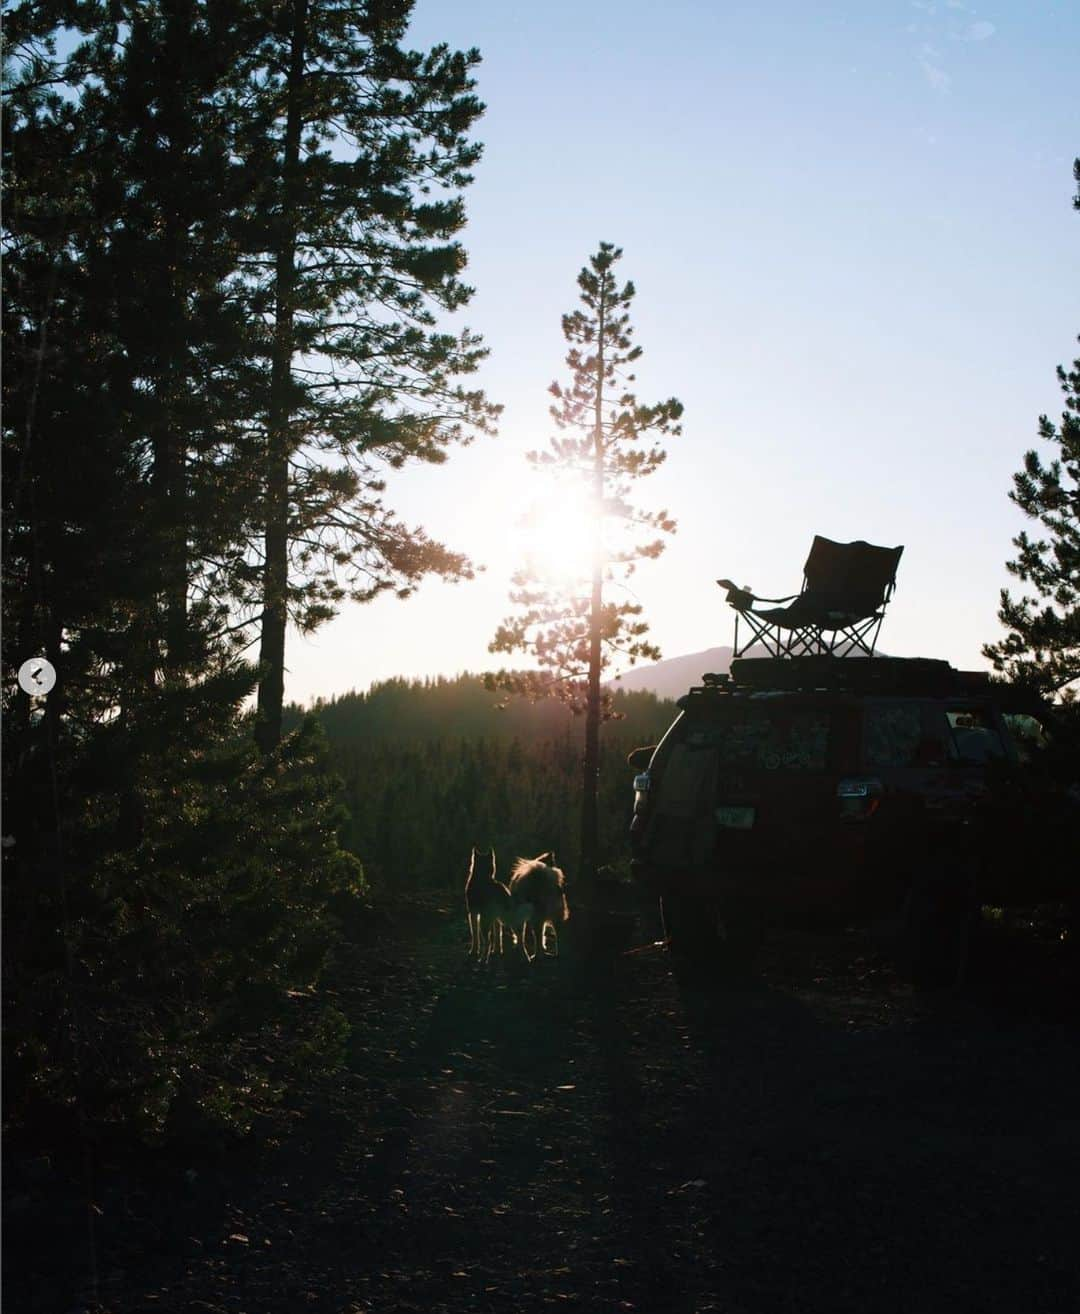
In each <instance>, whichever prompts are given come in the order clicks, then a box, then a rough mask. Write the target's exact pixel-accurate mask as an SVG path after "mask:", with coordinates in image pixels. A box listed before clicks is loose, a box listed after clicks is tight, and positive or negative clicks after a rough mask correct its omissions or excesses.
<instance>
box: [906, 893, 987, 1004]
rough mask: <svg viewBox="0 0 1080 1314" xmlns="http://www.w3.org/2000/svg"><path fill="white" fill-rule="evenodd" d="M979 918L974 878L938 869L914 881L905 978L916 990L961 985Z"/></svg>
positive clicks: (908, 916) (909, 901)
mask: <svg viewBox="0 0 1080 1314" xmlns="http://www.w3.org/2000/svg"><path fill="white" fill-rule="evenodd" d="M977 913H978V903H977V901H976V894H975V877H974V875H973V874H971V873H970V872H964V871H946V870H942V869H936V870H932V871H930V872H927V873H923V874H921V875H919V876H917V877H916V878H915V880H913V882H912V884H911V887H910V889H909V890H908V895H907V900H906V905H905V909H904V959H905V962H904V974H905V975H906V976H907V978H908V980H909V981H910V982H911V984H912V985H913V986H914V987H915V988H916V989H917V990H947V989H950V988H951V987H953V986H956V985H959V984H960V983H961V982H962V981H963V979H964V974H965V972H966V969H967V962H968V952H969V949H970V944H971V937H972V930H973V928H974V926H975V924H976V917H977Z"/></svg>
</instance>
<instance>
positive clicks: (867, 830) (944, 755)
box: [629, 657, 1077, 985]
mask: <svg viewBox="0 0 1080 1314" xmlns="http://www.w3.org/2000/svg"><path fill="white" fill-rule="evenodd" d="M1007 695H1009V691H1008V690H1006V689H1005V688H1004V687H1002V686H995V685H992V684H991V683H990V680H989V677H988V676H987V675H986V674H984V673H981V672H965V671H957V670H954V669H953V668H952V667H950V666H949V665H948V663H947V662H942V661H931V660H926V659H900V658H889V657H872V658H847V657H845V658H829V657H825V658H822V657H802V658H787V659H767V658H766V659H743V660H738V661H735V662H733V663H732V674H731V676H730V677H729V676H722V675H706V676H704V677H703V684H702V685H701V686H700V687H696V688H693V689H691V690H690V691H689V693H687V694H685V695H684V696H683V697H682V698H680V699H679V700H678V706H679V708H680V709H681V710H680V713H679V716H678V717H677V718H676V720H675V722H674V723H673V724H672V726H671V728H670V729H669V730H668V732H667V733H666V734H665V735H664V737H663V739H662V740H661V742H660V743H659V744H658V745H657V746H656V747H655V748H649V749H638V750H636V751H635V752H634V753H632V754H631V755H630V759H629V761H630V765H631V766H633V767H635V768H637V770H638V772H639V774H638V775H637V776H636V778H635V780H634V790H635V796H634V816H633V820H632V822H631V845H632V862H631V867H632V870H633V872H634V874H635V876H636V877H637V878H639V879H640V880H642V881H644V882H645V883H646V884H647V886H648V887H649V888H650V889H651V890H652V891H654V892H656V893H658V894H659V895H660V900H661V908H662V913H663V917H664V928H665V933H666V935H667V937H668V941H669V944H670V946H671V950H672V953H673V955H674V956H675V958H676V962H677V963H680V964H682V965H683V966H687V965H690V964H693V963H696V964H699V965H700V964H701V963H703V962H704V961H705V960H706V957H708V959H709V960H710V961H712V960H713V959H715V957H716V952H715V951H716V950H717V949H723V950H724V952H723V953H722V954H721V955H720V960H721V961H723V960H724V959H725V958H726V960H727V961H728V962H729V963H732V962H735V961H738V959H739V958H742V959H743V960H745V959H746V958H747V957H749V956H750V954H751V953H752V950H753V948H754V945H755V942H756V940H757V939H758V937H759V936H760V933H761V931H762V929H763V928H764V926H765V925H766V924H768V923H778V924H787V925H792V924H801V925H807V924H816V925H829V924H831V925H840V926H843V925H848V924H851V923H853V922H859V921H861V922H862V923H863V924H867V923H869V922H875V921H876V922H881V921H882V920H885V921H889V922H893V924H896V923H897V920H898V919H899V924H900V925H901V926H902V927H903V928H904V944H905V950H906V952H905V959H906V967H907V973H908V975H909V976H910V978H911V979H912V980H913V981H915V983H916V984H920V985H947V984H950V983H952V982H954V981H955V980H956V979H957V978H958V976H959V975H960V974H961V973H962V971H963V967H964V963H965V959H966V951H967V942H968V932H969V930H970V929H971V927H972V925H973V923H974V922H975V921H976V920H977V917H978V910H979V908H980V906H981V904H983V903H989V904H997V905H1003V904H1004V905H1007V904H1020V905H1032V904H1036V903H1040V902H1049V901H1051V900H1056V899H1067V898H1070V897H1075V892H1076V887H1077V881H1076V878H1075V876H1073V878H1072V880H1071V881H1070V880H1069V875H1068V873H1067V865H1066V864H1064V863H1062V862H1061V861H1060V860H1059V861H1056V862H1055V861H1054V860H1053V859H1052V858H1051V859H1050V860H1049V861H1042V860H1041V856H1042V855H1047V856H1048V855H1050V854H1051V853H1052V852H1054V851H1055V850H1058V849H1059V848H1060V846H1061V845H1063V844H1068V845H1069V846H1070V847H1072V846H1073V845H1074V844H1075V842H1076V841H1075V836H1076V833H1077V832H1076V829H1075V827H1076V819H1077V813H1076V809H1075V805H1074V801H1073V800H1072V798H1071V797H1070V796H1069V795H1067V794H1066V793H1065V792H1064V791H1063V790H1058V789H1055V788H1054V787H1053V786H1052V785H1051V783H1050V781H1049V779H1048V777H1047V776H1046V774H1045V773H1043V772H1040V771H1039V769H1038V767H1037V759H1038V757H1039V753H1040V749H1041V748H1042V747H1044V746H1045V744H1046V738H1045V726H1046V724H1047V717H1048V713H1049V708H1048V707H1046V706H1045V705H1043V704H1041V703H1038V702H1031V701H1029V702H1027V703H1019V702H1016V703H1009V704H1008V705H1006V703H1004V702H1003V701H1002V700H1003V699H1004V698H1005V697H1006V696H1007ZM1066 887H1068V888H1066Z"/></svg>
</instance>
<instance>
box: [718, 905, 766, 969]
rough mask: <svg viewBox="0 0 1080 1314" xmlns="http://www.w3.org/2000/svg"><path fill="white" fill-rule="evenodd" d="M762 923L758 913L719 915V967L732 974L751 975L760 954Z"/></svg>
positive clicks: (762, 938)
mask: <svg viewBox="0 0 1080 1314" xmlns="http://www.w3.org/2000/svg"><path fill="white" fill-rule="evenodd" d="M764 939H765V923H764V921H763V920H762V918H761V917H760V916H756V915H755V914H753V913H750V912H740V913H735V914H732V915H731V916H727V917H725V916H723V915H722V914H721V918H720V944H719V948H718V955H719V965H720V968H721V970H722V971H723V972H724V973H725V974H727V975H728V976H732V977H741V976H749V975H752V974H753V972H754V970H755V968H756V967H757V964H758V958H759V957H760V955H761V946H762V942H763V941H764Z"/></svg>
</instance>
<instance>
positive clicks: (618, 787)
mask: <svg viewBox="0 0 1080 1314" xmlns="http://www.w3.org/2000/svg"><path fill="white" fill-rule="evenodd" d="M311 710H312V711H313V712H314V714H315V715H316V717H317V718H318V720H319V721H320V722H321V724H322V726H323V728H324V729H325V731H326V735H327V737H328V739H329V741H330V746H331V760H332V762H333V765H334V767H335V769H336V771H337V773H338V774H339V775H340V777H341V779H342V781H343V785H344V802H345V805H346V807H347V809H348V813H349V819H348V821H346V822H345V823H344V830H343V834H342V840H343V843H344V846H345V847H346V848H347V849H349V850H350V851H351V852H352V853H354V854H356V856H357V857H359V858H360V860H361V862H362V863H363V865H364V871H365V874H366V876H367V878H368V880H369V882H370V883H371V884H372V886H373V888H374V890H375V891H376V892H379V891H381V890H385V889H386V887H387V884H388V883H390V882H393V884H394V885H395V886H408V887H418V886H423V887H427V888H448V889H452V888H456V887H458V886H460V885H461V884H462V882H463V879H464V872H465V867H466V864H467V862H468V858H469V849H470V847H471V845H473V844H477V845H482V846H485V847H486V846H488V845H492V846H494V849H495V853H496V858H497V860H498V870H499V871H500V872H503V873H505V871H506V870H507V868H508V866H509V862H510V860H511V859H512V858H513V857H515V856H517V855H518V854H522V855H527V856H534V855H535V854H537V853H540V852H542V851H544V850H545V849H554V851H555V854H556V857H557V858H558V860H559V863H560V865H562V866H564V867H565V868H566V870H567V874H568V876H569V877H570V878H571V880H572V879H573V876H574V863H575V859H576V855H577V848H578V842H579V826H580V807H581V760H582V721H581V719H580V718H579V717H575V716H574V715H573V714H572V713H571V712H570V711H569V709H568V708H567V707H566V706H565V705H564V704H561V703H558V702H555V701H554V700H548V701H545V702H537V703H532V702H528V701H526V700H524V699H511V700H510V701H509V702H507V703H506V704H505V705H504V706H503V707H502V708H501V709H500V707H499V706H498V697H497V695H495V694H493V693H491V692H489V691H488V690H487V689H485V688H484V684H483V680H482V678H481V677H480V676H478V675H468V674H466V675H460V676H458V677H457V678H456V679H434V680H423V681H420V680H413V681H408V680H401V679H396V680H388V681H385V682H384V683H381V684H376V685H374V686H373V687H372V688H371V690H370V691H369V692H368V693H350V694H344V695H342V696H341V697H338V698H333V699H331V700H329V701H322V700H320V701H318V702H317V703H316V704H315V706H314V708H313V709H311ZM614 710H615V713H616V716H617V718H618V719H616V720H613V721H611V722H610V723H609V724H608V725H607V727H606V729H605V732H604V736H603V739H602V741H601V742H602V749H601V763H600V849H599V856H600V863H601V865H602V866H606V867H609V868H612V869H614V872H615V873H617V874H625V873H626V871H627V861H628V858H629V849H628V835H627V828H628V826H629V824H630V806H631V803H632V793H631V788H630V785H631V779H632V776H631V772H630V769H629V768H628V767H627V765H626V755H627V753H628V752H629V751H630V750H631V749H632V748H635V747H638V746H639V745H641V744H649V743H655V742H656V741H657V739H658V738H659V737H660V735H662V734H663V733H664V731H665V730H666V729H667V727H668V726H669V725H670V724H671V721H672V718H673V716H674V712H675V708H674V706H673V704H672V703H670V702H667V701H662V700H660V699H658V698H656V697H655V696H654V695H653V694H651V693H646V692H634V693H625V692H622V691H620V692H618V693H616V694H615V695H614ZM303 717H304V712H303V709H301V708H300V707H297V706H296V705H292V706H290V707H288V708H287V710H286V717H285V725H286V728H287V729H292V728H293V727H294V726H296V725H298V724H300V722H301V721H302V720H303Z"/></svg>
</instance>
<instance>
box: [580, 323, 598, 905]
mask: <svg viewBox="0 0 1080 1314" xmlns="http://www.w3.org/2000/svg"><path fill="white" fill-rule="evenodd" d="M604 309H605V307H604V301H603V300H601V302H600V322H599V332H598V334H597V342H596V403H595V407H596V410H595V420H594V429H593V502H594V506H593V526H592V528H593V563H592V599H591V603H590V606H589V684H588V695H587V698H586V704H585V758H584V761H583V763H582V794H581V871H580V873H579V877H578V880H579V888H580V895H579V899H580V901H581V903H583V904H584V905H585V907H586V908H589V909H590V910H591V908H592V902H593V892H594V889H595V885H596V849H597V831H598V809H597V787H598V776H599V773H600V625H601V609H602V606H603V578H604V560H603V551H604V548H603V520H602V511H603V504H604V501H603V499H604V431H603V404H604Z"/></svg>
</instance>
